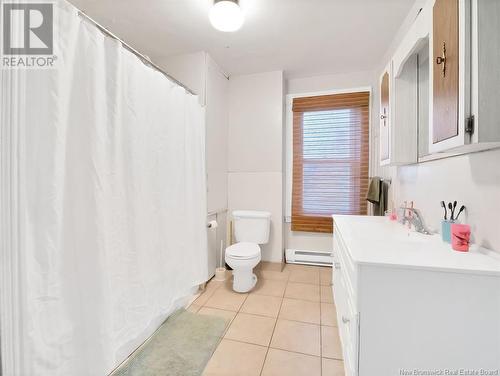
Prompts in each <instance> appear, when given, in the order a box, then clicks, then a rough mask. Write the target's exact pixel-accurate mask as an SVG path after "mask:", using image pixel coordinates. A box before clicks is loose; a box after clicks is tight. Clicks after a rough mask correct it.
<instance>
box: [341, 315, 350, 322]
mask: <svg viewBox="0 0 500 376" xmlns="http://www.w3.org/2000/svg"><path fill="white" fill-rule="evenodd" d="M342 322H343V323H344V324H349V323H350V322H351V320H350V319H348V318H347V317H345V316H342Z"/></svg>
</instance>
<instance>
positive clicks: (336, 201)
mask: <svg viewBox="0 0 500 376" xmlns="http://www.w3.org/2000/svg"><path fill="white" fill-rule="evenodd" d="M369 101H370V93H369V92H359V93H348V94H334V95H321V96H314V97H306V98H294V100H293V109H292V110H293V183H292V231H310V232H332V231H333V224H332V222H333V221H332V218H331V215H332V214H366V212H367V202H366V199H365V197H366V193H367V190H368V169H369V126H368V124H369V121H368V119H369V112H370V110H369Z"/></svg>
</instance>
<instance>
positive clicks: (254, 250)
mask: <svg viewBox="0 0 500 376" xmlns="http://www.w3.org/2000/svg"><path fill="white" fill-rule="evenodd" d="M259 255H260V247H259V245H258V244H255V243H247V242H241V243H236V244H233V245H231V246H229V247H227V248H226V256H229V257H232V258H239V259H249V258H254V257H257V256H259Z"/></svg>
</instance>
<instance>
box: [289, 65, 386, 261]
mask: <svg viewBox="0 0 500 376" xmlns="http://www.w3.org/2000/svg"><path fill="white" fill-rule="evenodd" d="M377 82H378V78H377V77H376V74H375V73H374V72H354V73H346V74H335V75H325V76H315V77H307V78H299V79H289V80H288V81H287V87H286V93H287V95H295V94H306V95H307V94H311V93H322V92H332V91H342V90H349V89H353V88H365V87H371V88H372V95H371V106H372V108H377V111H378V100H379V99H378V90H377V86H378V84H377ZM286 112H287V114H286V115H287V120H288V121H287V122H286V128H287V129H286V138H287V142H286V145H287V146H288V149H291V145H292V122H291V116H290V112H291V107H290V106H287V108H286ZM377 114H378V112H377V113H375V114H374V113H373V111H372V114H371V115H372V116H371V117H372V124H371V125H372V128H373V125H374V123H375V124H377V129H378V116H377ZM377 150H378V148H377V147H372V151H375V152H377ZM376 155H378V154H374V156H376ZM285 171H286V184H287V187H288V189H285V192H286V193H285V194H286V199H285V203H286V207H285V213H286V215H287V217H288V216H289V215H290V212H291V210H290V206H291V199H290V198H291V191H290V189H291V181H292V177H291V174H292V152H291V150H287V152H286V168H285ZM284 234H285V248H289V249H299V250H313V251H330V250H331V249H332V235H331V234H319V233H308V232H300V231H292V230H291V224H290V223H289V218H287V222H286V223H285V224H284Z"/></svg>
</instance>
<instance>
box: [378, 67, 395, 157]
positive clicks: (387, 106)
mask: <svg viewBox="0 0 500 376" xmlns="http://www.w3.org/2000/svg"><path fill="white" fill-rule="evenodd" d="M391 76H392V69H391V64H389V65H388V66H387V67H386V69H385V71H384V72H383V73H382V75H381V76H380V131H379V135H380V164H381V165H388V164H390V162H391V149H390V148H391V99H390V95H391V92H392V90H391V84H392V78H391Z"/></svg>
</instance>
